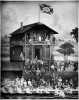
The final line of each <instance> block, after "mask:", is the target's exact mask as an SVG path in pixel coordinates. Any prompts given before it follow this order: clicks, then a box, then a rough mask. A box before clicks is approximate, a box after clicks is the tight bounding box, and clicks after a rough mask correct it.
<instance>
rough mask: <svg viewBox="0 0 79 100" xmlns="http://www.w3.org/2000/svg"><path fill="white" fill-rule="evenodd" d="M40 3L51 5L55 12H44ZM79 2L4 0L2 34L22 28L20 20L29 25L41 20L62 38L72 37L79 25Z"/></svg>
mask: <svg viewBox="0 0 79 100" xmlns="http://www.w3.org/2000/svg"><path fill="white" fill-rule="evenodd" d="M39 4H47V5H50V6H51V7H52V8H53V10H54V13H53V14H52V15H48V14H46V13H43V12H42V11H41V10H40V8H39ZM78 4H79V3H78V2H54V1H51V2H32V1H31V2H29V1H28V2H4V3H2V9H1V15H2V16H1V21H2V23H1V25H2V36H3V35H5V34H8V35H9V34H10V33H12V32H14V31H15V30H16V29H18V28H20V22H23V25H28V24H31V23H35V22H39V21H40V22H41V23H44V24H46V25H47V26H49V27H51V28H52V29H54V30H56V31H57V32H58V33H59V34H58V35H56V37H58V38H62V39H67V40H68V39H72V36H71V35H70V32H71V31H72V29H74V28H75V27H78Z"/></svg>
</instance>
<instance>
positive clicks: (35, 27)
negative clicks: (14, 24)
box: [10, 22, 58, 36]
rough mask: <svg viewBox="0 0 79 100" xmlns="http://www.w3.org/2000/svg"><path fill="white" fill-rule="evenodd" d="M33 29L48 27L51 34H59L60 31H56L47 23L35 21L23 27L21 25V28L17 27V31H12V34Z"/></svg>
mask: <svg viewBox="0 0 79 100" xmlns="http://www.w3.org/2000/svg"><path fill="white" fill-rule="evenodd" d="M31 29H33V30H43V29H46V30H47V31H48V32H50V33H51V34H58V32H56V31H54V30H53V29H51V28H50V27H48V26H47V25H45V24H43V23H40V22H38V23H33V24H29V25H25V26H23V27H22V28H21V27H20V28H19V29H17V30H16V31H14V32H13V33H11V34H10V35H11V36H14V35H18V34H24V33H26V32H27V31H29V30H31Z"/></svg>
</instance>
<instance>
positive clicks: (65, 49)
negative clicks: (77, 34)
mask: <svg viewBox="0 0 79 100" xmlns="http://www.w3.org/2000/svg"><path fill="white" fill-rule="evenodd" d="M73 47H74V46H73V45H72V44H70V43H68V42H65V43H64V44H62V45H61V46H60V49H58V50H57V51H58V52H60V53H62V54H64V55H70V54H72V53H74V50H73Z"/></svg>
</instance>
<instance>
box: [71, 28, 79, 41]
mask: <svg viewBox="0 0 79 100" xmlns="http://www.w3.org/2000/svg"><path fill="white" fill-rule="evenodd" d="M70 34H71V35H73V37H74V39H75V40H76V42H78V28H77V27H76V28H75V29H73V30H72V32H71V33H70Z"/></svg>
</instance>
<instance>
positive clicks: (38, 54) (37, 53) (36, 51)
mask: <svg viewBox="0 0 79 100" xmlns="http://www.w3.org/2000/svg"><path fill="white" fill-rule="evenodd" d="M36 57H37V58H38V59H40V48H35V58H36Z"/></svg>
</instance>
